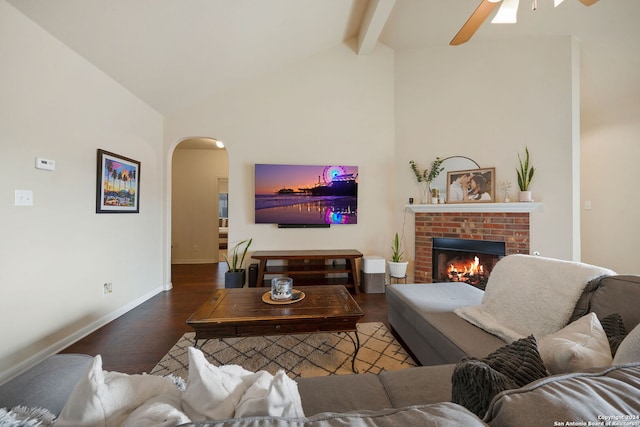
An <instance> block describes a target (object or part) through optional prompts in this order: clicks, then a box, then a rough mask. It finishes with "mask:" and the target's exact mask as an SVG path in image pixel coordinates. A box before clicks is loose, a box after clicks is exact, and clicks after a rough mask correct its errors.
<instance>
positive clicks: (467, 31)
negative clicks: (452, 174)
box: [449, 0, 598, 46]
mask: <svg viewBox="0 0 640 427" xmlns="http://www.w3.org/2000/svg"><path fill="white" fill-rule="evenodd" d="M563 1H564V0H554V6H556V7H557V6H558V5H559V4H560V3H562V2H563ZM578 1H580V3H582V4H583V5H585V6H591V5H592V4H594V3H596V2H597V1H598V0H578ZM536 2H537V0H533V5H534V6H533V8H534V9H535V5H536ZM518 4H519V0H482V1H481V2H480V4H479V5H478V7H477V8H476V10H474V11H473V13H472V14H471V16H470V17H469V19H467V22H465V23H464V25H463V26H462V28H460V31H458V34H456V35H455V37H454V38H453V39H452V40H451V42H449V44H450V45H452V46H457V45H459V44H462V43H465V42H467V41H469V39H470V38H471V36H473V34H474V33H475V32H476V31H477V30H478V28H480V25H482V23H483V22H484V20H485V19H487V17H488V16H489V15H491V12H493V10H494V9H495V8H496V7H497V6H498V5H500V9H498V13H496V16H495V17H494V18H493V20H492V21H491V22H493V23H515V22H516V13H517V12H518Z"/></svg>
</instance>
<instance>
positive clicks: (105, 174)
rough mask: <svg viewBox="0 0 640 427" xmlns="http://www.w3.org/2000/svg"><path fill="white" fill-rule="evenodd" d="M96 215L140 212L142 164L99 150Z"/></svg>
mask: <svg viewBox="0 0 640 427" xmlns="http://www.w3.org/2000/svg"><path fill="white" fill-rule="evenodd" d="M97 170H98V172H97V180H96V181H97V187H96V213H138V212H140V162H138V161H136V160H133V159H129V158H127V157H123V156H120V155H118V154H114V153H110V152H108V151H105V150H101V149H98V169H97Z"/></svg>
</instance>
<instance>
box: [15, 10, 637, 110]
mask: <svg viewBox="0 0 640 427" xmlns="http://www.w3.org/2000/svg"><path fill="white" fill-rule="evenodd" d="M7 1H8V2H9V3H10V4H12V5H13V6H14V7H16V8H17V9H19V10H20V11H22V12H23V13H24V14H25V15H27V16H28V17H29V18H30V19H32V20H33V21H35V22H36V23H37V24H38V25H40V26H41V27H43V28H44V29H46V30H47V31H49V32H50V33H51V34H53V35H54V36H55V37H57V38H58V39H60V40H61V41H62V42H64V43H65V44H66V45H67V46H69V47H70V48H71V49H73V50H75V51H76V52H78V53H79V54H80V55H82V56H83V57H85V58H86V59H87V60H89V61H90V62H92V63H93V64H95V65H96V66H97V67H98V68H100V69H101V70H102V71H104V72H105V73H106V74H108V75H110V76H111V77H112V78H113V79H115V80H117V81H118V82H119V83H120V84H122V85H123V86H125V87H126V88H128V89H129V90H130V91H131V92H132V93H134V94H135V95H137V96H138V97H140V98H141V99H143V100H144V101H145V102H147V103H148V104H149V105H151V106H152V107H153V108H155V109H156V110H157V111H158V112H160V113H162V114H170V113H172V112H175V111H179V110H181V109H183V108H185V107H188V106H190V105H192V104H194V103H196V102H199V101H201V100H204V99H207V98H209V97H211V96H214V95H215V94H216V93H218V92H220V91H224V90H226V89H228V88H231V87H234V86H237V85H241V84H243V82H246V81H248V80H250V79H252V78H255V77H257V76H259V75H262V74H264V73H268V72H270V71H274V70H277V69H279V68H281V67H283V66H286V64H288V63H292V62H295V61H298V60H301V59H304V58H306V57H309V56H312V55H314V54H316V53H318V52H321V51H323V50H326V49H328V48H331V47H332V46H335V45H337V44H340V43H343V42H345V41H347V40H350V39H353V40H355V41H356V42H354V43H353V45H354V54H360V55H363V54H367V53H368V52H369V51H370V50H371V49H372V48H373V46H375V43H376V42H380V43H382V44H385V45H387V46H389V47H390V48H392V49H395V50H398V49H406V48H421V47H430V46H431V47H435V46H446V47H447V48H450V49H473V45H474V43H482V42H486V41H488V40H494V39H503V38H517V37H522V36H545V35H574V36H576V37H577V38H578V39H580V40H581V41H582V43H583V55H587V56H588V55H589V52H590V51H591V50H612V49H613V50H616V51H619V52H620V54H621V55H626V56H627V57H630V56H633V58H632V59H628V60H631V61H636V63H637V62H638V61H639V60H638V59H635V58H637V56H638V55H637V52H639V51H640V49H638V44H640V25H638V24H637V18H638V17H639V16H640V0H600V1H599V2H598V3H596V4H595V5H593V6H591V7H585V6H583V5H582V4H581V3H580V2H579V1H578V0H565V1H564V3H562V4H561V5H560V6H559V7H557V8H554V7H553V0H538V2H537V3H538V8H537V10H536V11H535V12H534V11H532V10H531V8H530V0H522V1H521V3H522V4H521V5H520V11H519V14H518V23H517V24H491V23H490V22H489V21H490V19H489V20H487V22H485V24H484V25H483V26H482V27H481V28H480V30H479V31H478V32H477V33H476V34H475V35H474V37H473V38H472V39H471V41H470V42H468V43H466V44H464V45H462V46H458V47H452V46H449V45H448V43H449V41H450V40H451V38H453V36H454V35H455V34H456V32H457V31H458V29H459V28H460V27H461V26H462V24H463V23H464V22H465V21H466V19H467V18H468V17H469V15H470V14H471V13H472V12H473V10H474V9H475V8H476V7H477V5H478V4H479V3H480V0H188V1H184V0H55V1H42V0H7ZM638 65H640V63H638ZM637 71H638V68H636V69H635V70H634V72H633V73H630V75H629V76H622V77H628V78H630V79H634V80H637V75H638V74H637ZM636 84H637V82H636Z"/></svg>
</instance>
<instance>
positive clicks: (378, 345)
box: [151, 322, 416, 379]
mask: <svg viewBox="0 0 640 427" xmlns="http://www.w3.org/2000/svg"><path fill="white" fill-rule="evenodd" d="M357 326H358V336H359V337H360V351H358V356H357V357H356V361H355V367H356V369H357V370H358V373H374V374H378V373H380V372H382V371H390V370H396V369H403V368H410V367H413V366H416V364H415V362H414V361H413V359H412V358H411V356H409V354H407V352H406V351H405V350H404V349H403V348H402V346H401V345H400V343H398V341H397V340H396V339H395V338H394V336H393V335H392V334H391V332H389V330H388V329H387V328H386V327H385V325H384V324H383V323H381V322H368V323H358V325H357ZM351 335H352V336H353V333H352V334H351ZM194 337H195V333H194V332H189V333H186V334H184V335H183V336H182V338H180V340H178V342H177V343H176V344H175V345H174V346H173V347H172V348H171V350H170V351H169V353H167V354H166V355H165V356H164V357H163V358H162V360H160V362H159V363H158V364H157V365H156V366H155V367H154V368H153V370H152V371H151V373H152V374H155V375H169V374H172V375H175V376H179V377H182V378H184V379H187V378H188V375H189V374H188V368H189V356H188V348H189V347H192V346H193V345H194ZM198 344H199V346H200V347H199V348H200V350H202V352H203V353H204V354H205V357H206V358H207V360H208V361H209V362H210V363H212V364H214V365H216V366H220V365H240V366H242V367H243V368H245V369H247V370H249V371H260V370H265V371H268V372H270V373H272V374H275V373H276V372H277V371H278V370H280V369H284V371H285V372H286V373H287V375H288V376H289V377H291V378H296V377H317V376H324V375H345V374H353V373H354V372H353V371H352V370H351V360H352V357H353V352H354V345H353V342H352V341H351V339H350V338H349V337H348V336H347V334H346V333H318V334H299V335H277V336H265V337H247V338H225V339H212V340H208V341H203V340H200V341H199V342H198Z"/></svg>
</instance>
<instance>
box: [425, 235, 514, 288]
mask: <svg viewBox="0 0 640 427" xmlns="http://www.w3.org/2000/svg"><path fill="white" fill-rule="evenodd" d="M504 255H505V243H504V242H493V241H486V240H469V239H447V238H434V239H433V255H432V259H433V278H434V282H465V283H468V284H470V285H473V286H475V287H477V288H480V289H484V288H485V287H486V285H487V281H488V280H489V275H490V274H491V270H492V269H493V267H494V266H495V265H496V263H497V262H498V260H499V259H500V258H502V257H503V256H504Z"/></svg>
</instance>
